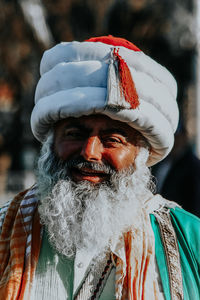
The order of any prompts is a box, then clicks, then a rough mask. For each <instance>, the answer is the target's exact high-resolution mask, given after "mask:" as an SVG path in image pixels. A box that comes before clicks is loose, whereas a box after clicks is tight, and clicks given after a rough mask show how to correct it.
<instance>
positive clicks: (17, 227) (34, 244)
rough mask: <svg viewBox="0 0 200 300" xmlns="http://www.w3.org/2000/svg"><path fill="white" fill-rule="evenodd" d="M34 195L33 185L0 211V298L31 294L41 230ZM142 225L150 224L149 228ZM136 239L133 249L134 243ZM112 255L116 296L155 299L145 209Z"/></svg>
mask: <svg viewBox="0 0 200 300" xmlns="http://www.w3.org/2000/svg"><path fill="white" fill-rule="evenodd" d="M35 195H36V187H33V188H32V189H30V190H28V191H25V192H22V193H20V194H19V195H18V196H16V197H15V198H14V199H13V201H12V202H10V203H8V204H7V205H5V206H4V207H3V208H2V209H1V211H0V300H5V299H6V300H15V299H20V300H22V299H24V300H27V299H29V298H30V291H31V287H32V283H33V279H34V273H35V270H36V266H37V262H38V258H39V253H40V247H41V241H42V231H43V230H42V227H41V225H40V220H39V214H38V210H37V204H38V200H37V197H36V196H35ZM147 225H148V227H146V226H147ZM144 228H149V230H148V232H145V230H144ZM136 239H137V241H136ZM138 240H139V244H137V245H138V247H139V248H138V247H137V250H136V247H135V246H134V245H135V243H136V242H138ZM138 250H139V251H138ZM113 255H114V257H115V258H116V299H117V300H119V299H122V300H124V299H129V300H133V299H134V300H140V299H143V300H149V299H152V300H153V299H155V300H156V299H158V290H159V289H158V284H157V279H156V277H155V272H153V270H154V257H155V249H154V236H153V231H152V228H151V224H150V220H149V216H148V214H147V213H144V214H143V226H142V228H141V230H140V232H137V234H135V233H134V232H128V233H127V234H125V236H124V239H122V240H120V242H119V243H118V244H117V247H116V248H115V249H113ZM80 291H81V289H80Z"/></svg>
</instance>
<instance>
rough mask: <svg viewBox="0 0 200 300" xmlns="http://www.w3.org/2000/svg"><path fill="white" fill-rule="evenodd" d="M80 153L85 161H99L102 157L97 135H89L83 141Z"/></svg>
mask: <svg viewBox="0 0 200 300" xmlns="http://www.w3.org/2000/svg"><path fill="white" fill-rule="evenodd" d="M81 155H82V156H83V157H84V158H85V160H87V161H100V160H101V157H102V144H101V141H100V139H99V138H98V136H90V137H89V138H88V139H87V141H86V142H85V144H84V146H83V148H82V151H81Z"/></svg>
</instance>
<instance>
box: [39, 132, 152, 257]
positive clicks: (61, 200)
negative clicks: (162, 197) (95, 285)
mask: <svg viewBox="0 0 200 300" xmlns="http://www.w3.org/2000/svg"><path fill="white" fill-rule="evenodd" d="M52 140H53V138H52V136H50V137H49V138H48V139H47V141H46V142H45V143H44V145H43V148H42V151H41V156H40V158H39V161H38V176H37V177H38V190H39V198H40V203H39V208H38V210H39V214H40V218H41V223H42V224H43V225H44V226H45V227H46V229H47V232H48V235H49V240H50V242H51V244H52V245H53V246H54V247H55V248H56V250H57V251H58V252H59V253H61V254H63V255H65V256H67V257H68V258H71V257H73V256H74V255H75V253H76V251H77V250H80V249H86V250H90V249H93V250H94V249H95V253H96V257H97V258H98V259H101V257H103V256H104V255H105V252H107V251H109V250H110V248H111V246H112V244H113V243H115V242H116V241H117V240H118V239H120V238H121V237H122V235H123V233H125V232H127V231H129V230H131V229H133V230H135V231H137V229H138V228H139V227H140V222H141V214H142V209H143V208H144V203H145V201H146V200H147V199H148V198H149V197H151V196H152V193H151V191H150V188H149V184H150V182H151V180H150V178H151V175H150V171H149V169H148V168H147V167H146V164H145V162H146V161H147V158H148V150H146V149H144V148H141V151H140V153H139V154H138V156H137V158H136V161H135V166H134V167H130V168H129V169H126V170H123V171H121V172H116V171H115V170H113V168H112V167H111V166H109V165H105V164H101V165H99V164H98V163H90V162H85V161H84V160H83V159H81V158H78V159H76V160H71V161H69V162H62V161H60V160H59V159H58V158H57V157H56V156H55V154H54V152H53V150H52ZM82 166H86V167H88V168H91V169H94V170H96V171H98V170H99V171H104V172H106V174H107V175H108V176H109V180H107V181H105V182H102V183H100V184H96V185H94V184H92V183H90V182H88V181H81V182H78V183H75V182H74V181H73V180H72V179H71V177H70V169H71V168H72V167H76V168H81V167H82Z"/></svg>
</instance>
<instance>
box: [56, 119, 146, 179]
mask: <svg viewBox="0 0 200 300" xmlns="http://www.w3.org/2000/svg"><path fill="white" fill-rule="evenodd" d="M140 137H141V135H140V133H139V132H138V131H136V130H134V129H133V128H131V127H130V126H128V125H127V124H125V123H123V122H120V121H115V120H112V119H110V118H109V117H107V116H103V115H90V116H82V117H80V118H72V117H70V118H67V119H65V120H62V121H59V122H58V123H57V124H56V125H55V139H54V151H55V153H56V155H57V157H58V158H60V159H61V160H63V161H66V162H67V161H68V160H70V159H76V158H80V157H81V158H83V159H84V160H85V161H87V162H94V163H98V164H106V165H109V166H110V167H112V169H114V170H116V171H121V170H123V169H126V168H129V167H130V166H133V165H134V161H135V158H136V156H137V154H138V151H139V146H138V140H139V138H140ZM71 176H72V179H73V180H74V181H76V182H77V181H82V180H87V181H90V182H92V183H94V184H95V183H100V182H102V181H104V180H106V177H107V174H105V173H104V172H102V171H94V170H92V169H91V168H84V167H83V168H82V169H79V170H78V169H76V168H74V169H72V171H71Z"/></svg>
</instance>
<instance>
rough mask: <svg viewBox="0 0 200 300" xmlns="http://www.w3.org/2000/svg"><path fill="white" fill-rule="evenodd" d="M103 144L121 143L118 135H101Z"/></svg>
mask: <svg viewBox="0 0 200 300" xmlns="http://www.w3.org/2000/svg"><path fill="white" fill-rule="evenodd" d="M103 142H104V144H121V143H123V141H122V139H121V138H120V137H118V136H105V137H103Z"/></svg>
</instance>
